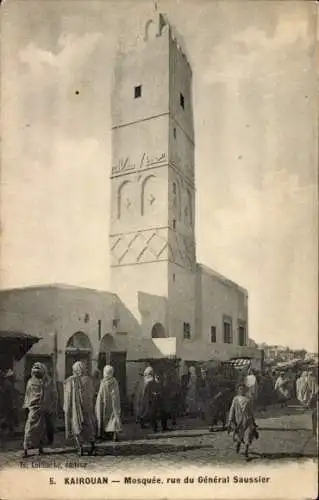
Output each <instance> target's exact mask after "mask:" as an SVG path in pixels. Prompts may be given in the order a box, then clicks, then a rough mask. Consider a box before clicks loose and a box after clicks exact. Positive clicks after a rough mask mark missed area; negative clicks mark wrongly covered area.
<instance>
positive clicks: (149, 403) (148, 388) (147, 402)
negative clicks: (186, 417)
mask: <svg viewBox="0 0 319 500" xmlns="http://www.w3.org/2000/svg"><path fill="white" fill-rule="evenodd" d="M161 405H162V393H161V386H160V384H159V383H158V382H157V381H156V380H155V376H154V371H153V368H152V367H151V366H148V367H147V368H145V370H144V384H143V387H142V394H141V397H140V408H139V422H140V425H141V428H142V429H143V428H144V427H145V423H146V422H150V424H151V427H152V429H153V431H154V432H156V431H157V420H158V419H159V418H161V417H163V412H162V408H161ZM161 420H162V427H163V429H165V427H166V424H167V419H165V418H161Z"/></svg>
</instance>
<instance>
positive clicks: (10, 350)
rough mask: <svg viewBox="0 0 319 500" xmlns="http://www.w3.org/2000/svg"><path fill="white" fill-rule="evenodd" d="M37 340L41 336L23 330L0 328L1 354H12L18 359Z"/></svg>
mask: <svg viewBox="0 0 319 500" xmlns="http://www.w3.org/2000/svg"><path fill="white" fill-rule="evenodd" d="M39 340H41V337H35V336H34V335H29V334H27V333H24V332H17V331H2V330H0V349H1V354H2V355H8V356H12V357H14V358H15V359H16V360H18V361H19V360H20V359H21V358H23V356H24V355H25V354H26V353H27V352H28V351H29V350H30V349H31V347H32V346H33V345H34V344H35V343H36V342H39Z"/></svg>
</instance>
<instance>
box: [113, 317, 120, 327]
mask: <svg viewBox="0 0 319 500" xmlns="http://www.w3.org/2000/svg"><path fill="white" fill-rule="evenodd" d="M119 322H120V320H119V319H117V318H116V319H113V328H117V327H118V326H119Z"/></svg>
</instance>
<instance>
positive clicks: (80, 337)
mask: <svg viewBox="0 0 319 500" xmlns="http://www.w3.org/2000/svg"><path fill="white" fill-rule="evenodd" d="M66 348H67V349H85V350H92V344H91V342H90V339H89V337H88V336H87V335H86V334H85V333H84V332H76V333H75V334H74V335H72V337H70V338H69V340H68V342H67V344H66Z"/></svg>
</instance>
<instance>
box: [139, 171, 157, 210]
mask: <svg viewBox="0 0 319 500" xmlns="http://www.w3.org/2000/svg"><path fill="white" fill-rule="evenodd" d="M157 187H158V186H156V177H155V175H149V176H148V177H146V178H145V179H144V180H143V183H142V193H141V214H142V215H145V214H146V213H148V212H153V211H154V207H155V204H156V190H157Z"/></svg>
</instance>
